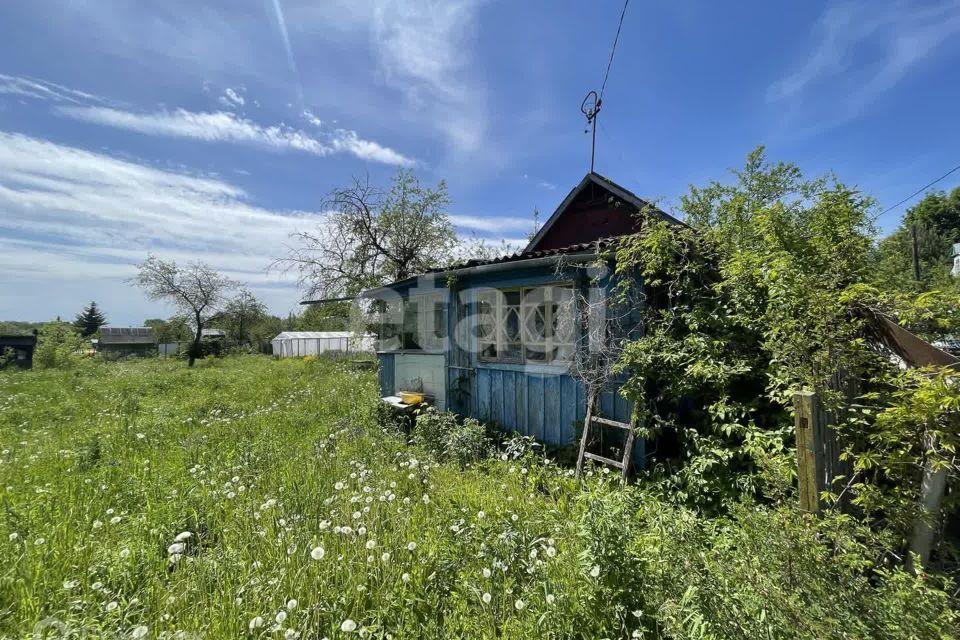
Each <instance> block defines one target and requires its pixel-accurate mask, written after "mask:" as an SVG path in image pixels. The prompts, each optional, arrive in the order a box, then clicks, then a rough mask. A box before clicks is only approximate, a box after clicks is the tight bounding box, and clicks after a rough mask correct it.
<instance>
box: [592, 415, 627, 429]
mask: <svg viewBox="0 0 960 640" xmlns="http://www.w3.org/2000/svg"><path fill="white" fill-rule="evenodd" d="M591 419H592V420H593V421H594V422H599V423H600V424H605V425H608V426H611V427H617V428H619V429H624V430H628V429H632V428H633V427H632V426H631V425H630V424H628V423H626V422H618V421H617V420H610V419H608V418H598V417H597V416H593V418H591Z"/></svg>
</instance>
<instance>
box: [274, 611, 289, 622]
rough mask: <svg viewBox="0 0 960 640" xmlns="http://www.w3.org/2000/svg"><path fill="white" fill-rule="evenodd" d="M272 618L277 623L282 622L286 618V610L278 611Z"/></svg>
mask: <svg viewBox="0 0 960 640" xmlns="http://www.w3.org/2000/svg"><path fill="white" fill-rule="evenodd" d="M274 620H276V621H277V624H283V623H284V622H285V621H286V620H287V612H286V611H278V612H277V615H276V617H275V618H274Z"/></svg>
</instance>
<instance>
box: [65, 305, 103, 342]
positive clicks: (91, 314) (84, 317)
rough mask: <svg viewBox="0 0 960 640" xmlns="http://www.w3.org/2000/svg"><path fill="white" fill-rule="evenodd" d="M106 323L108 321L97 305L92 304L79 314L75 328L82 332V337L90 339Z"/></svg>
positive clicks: (74, 323) (74, 322)
mask: <svg viewBox="0 0 960 640" xmlns="http://www.w3.org/2000/svg"><path fill="white" fill-rule="evenodd" d="M106 323H107V319H106V317H105V316H104V315H103V313H101V312H100V308H99V307H97V303H96V302H91V303H90V304H88V305H87V306H86V307H84V308H83V311H81V312H80V313H78V314H77V317H76V319H75V320H74V321H73V327H74V328H75V329H76V330H77V331H79V332H80V335H81V336H83V337H84V338H89V337H90V336H92V335H93V334H95V333H96V332H97V331H99V330H100V327H102V326H103V325H105V324H106Z"/></svg>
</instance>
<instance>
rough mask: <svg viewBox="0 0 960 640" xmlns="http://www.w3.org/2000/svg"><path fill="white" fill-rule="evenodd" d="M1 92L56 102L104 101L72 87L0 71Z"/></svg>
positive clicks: (81, 102) (85, 102) (87, 102)
mask: <svg viewBox="0 0 960 640" xmlns="http://www.w3.org/2000/svg"><path fill="white" fill-rule="evenodd" d="M0 94H6V95H14V96H23V97H25V98H38V99H41V100H50V101H54V102H72V103H75V104H89V103H91V102H95V103H104V102H106V101H105V100H104V99H103V98H100V97H99V96H95V95H92V94H89V93H85V92H83V91H77V90H76V89H70V88H69V87H64V86H63V85H59V84H56V83H53V82H46V81H44V80H37V79H34V78H24V77H17V76H8V75H5V74H2V73H0Z"/></svg>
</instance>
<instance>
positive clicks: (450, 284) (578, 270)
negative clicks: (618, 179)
mask: <svg viewBox="0 0 960 640" xmlns="http://www.w3.org/2000/svg"><path fill="white" fill-rule="evenodd" d="M641 215H647V216H649V215H652V216H655V217H659V218H661V219H665V220H668V221H670V222H672V223H676V224H682V223H680V222H679V221H677V220H675V219H674V218H672V217H670V216H668V215H667V214H665V213H663V212H662V211H659V210H657V209H655V208H653V207H652V206H651V205H649V204H648V203H647V202H645V201H643V200H641V199H640V198H639V197H637V196H636V195H634V194H633V193H631V192H629V191H627V190H626V189H624V188H623V187H620V186H619V185H617V184H615V183H614V182H612V181H610V180H608V179H607V178H605V177H603V176H600V175H598V174H596V173H592V172H591V173H589V174H587V175H586V176H585V177H584V178H583V180H581V182H580V184H578V185H577V186H576V187H575V188H574V189H573V190H572V191H570V193H569V195H567V197H566V198H565V199H564V200H563V202H562V203H560V206H559V207H557V209H556V211H555V212H554V213H553V214H552V215H551V216H550V218H549V219H548V220H547V221H546V223H545V224H544V225H543V227H542V228H541V229H540V230H539V231H538V232H537V233H536V235H535V236H534V237H533V238H532V239H531V240H530V242H529V244H528V245H527V246H526V247H525V248H524V249H523V250H522V251H520V252H519V253H516V254H514V255H510V256H506V257H501V258H497V259H493V260H486V261H470V262H466V263H463V264H459V265H455V266H452V267H449V268H445V269H439V270H436V271H433V272H429V273H424V274H420V275H418V276H415V277H411V278H407V279H405V280H401V281H398V282H394V283H391V284H388V285H386V286H383V287H379V288H377V289H373V290H370V291H367V292H365V293H364V294H363V295H364V297H366V298H373V299H376V300H379V301H381V302H380V308H381V309H382V314H381V320H382V324H381V339H380V345H379V348H378V351H377V357H378V359H379V363H380V367H379V375H380V391H381V394H382V395H383V396H384V397H392V396H396V395H397V394H398V393H399V392H400V391H419V392H423V393H424V394H426V395H428V396H430V397H431V399H432V401H433V403H434V404H435V405H436V406H437V407H438V408H440V409H449V410H452V411H454V412H456V413H458V414H461V415H464V416H470V417H475V418H477V419H479V420H481V421H484V422H492V423H496V424H498V425H500V426H501V427H503V428H505V429H508V430H514V431H518V432H521V433H523V434H527V435H531V436H534V437H535V438H536V439H537V440H539V441H541V442H544V443H547V444H550V445H555V446H563V445H568V444H572V443H573V442H574V441H575V440H576V438H577V434H578V429H579V426H580V425H582V424H583V420H584V416H585V413H586V405H587V397H586V395H587V394H586V390H585V385H584V384H583V383H582V382H581V381H580V380H579V379H578V378H577V377H576V376H574V375H572V369H571V364H572V362H573V361H574V352H575V350H576V349H582V348H587V347H586V345H585V340H584V332H585V329H584V326H583V325H582V324H581V321H578V320H577V318H578V315H577V313H576V306H577V305H578V304H583V303H582V302H578V301H583V300H587V299H588V296H592V297H593V299H596V298H597V297H598V296H599V298H600V299H601V300H606V299H607V298H606V290H605V287H609V286H610V285H609V278H602V279H600V280H599V281H598V280H597V279H596V278H595V277H593V276H591V275H590V271H591V269H596V268H597V262H598V260H599V259H601V258H602V256H603V250H604V249H608V248H610V247H611V246H612V244H614V243H615V242H616V238H617V237H620V236H624V235H627V234H630V233H633V232H634V231H635V230H636V229H637V224H638V221H639V216H641ZM607 255H608V254H607ZM598 283H599V284H598ZM588 289H590V291H589V292H588V291H587V290H588ZM617 389H618V387H617V384H616V382H614V383H613V384H611V385H610V387H609V388H608V389H607V390H606V391H604V392H602V393H601V394H600V395H599V397H598V398H597V400H596V405H597V409H598V410H599V413H600V414H601V415H604V416H607V417H609V418H610V419H613V420H617V421H621V422H629V421H630V418H631V413H632V407H631V406H630V405H629V403H628V402H627V401H626V400H625V399H624V398H623V397H622V396H621V395H620V394H619V393H617ZM643 456H644V446H643V443H642V442H639V443H637V446H636V447H635V449H634V460H635V462H640V463H641V464H642V460H643Z"/></svg>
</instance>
